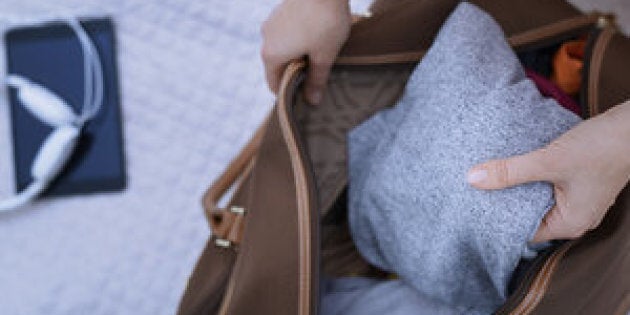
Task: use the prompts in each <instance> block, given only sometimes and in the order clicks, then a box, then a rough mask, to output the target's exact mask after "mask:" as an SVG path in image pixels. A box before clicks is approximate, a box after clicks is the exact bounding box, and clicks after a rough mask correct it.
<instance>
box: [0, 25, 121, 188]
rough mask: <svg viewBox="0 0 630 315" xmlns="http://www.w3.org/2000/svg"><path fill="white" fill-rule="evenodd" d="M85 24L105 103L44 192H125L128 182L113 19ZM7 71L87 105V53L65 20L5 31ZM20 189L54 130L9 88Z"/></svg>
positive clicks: (76, 107) (75, 104) (72, 102)
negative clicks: (94, 51) (100, 70)
mask: <svg viewBox="0 0 630 315" xmlns="http://www.w3.org/2000/svg"><path fill="white" fill-rule="evenodd" d="M81 25H82V26H83V27H84V29H85V30H86V32H87V34H88V36H89V37H90V38H91V39H92V41H93V42H94V45H95V47H96V49H97V51H98V53H99V55H100V58H101V63H102V66H103V75H104V85H105V86H104V96H103V105H102V107H101V109H100V111H99V112H98V114H97V115H96V117H94V119H92V120H91V121H89V122H88V123H87V124H86V125H85V126H84V128H83V132H82V134H81V137H80V139H79V144H78V146H77V148H76V149H75V152H74V154H73V155H72V157H71V159H70V161H69V163H68V164H67V165H66V166H65V167H64V170H63V172H62V173H61V174H60V176H59V177H58V178H57V179H56V180H55V181H54V182H53V183H52V185H51V186H50V187H49V189H48V190H47V192H46V193H45V195H69V194H77V193H91V192H98V191H113V190H122V189H124V188H125V186H126V173H125V161H124V152H123V137H122V127H121V113H120V102H119V94H118V75H117V69H116V55H115V51H116V49H115V38H114V26H113V23H112V21H111V19H109V18H99V19H90V20H86V21H82V22H81ZM4 40H5V47H6V52H7V54H6V56H7V61H8V62H7V71H8V73H10V74H19V75H21V76H24V77H26V78H28V79H29V80H31V81H34V82H37V83H39V84H41V85H43V86H45V87H46V88H48V89H50V90H52V91H54V92H55V93H56V94H58V95H59V96H61V97H62V98H63V99H65V100H66V101H67V102H68V103H69V104H70V105H72V107H73V108H74V110H75V112H76V113H80V112H81V107H82V106H83V93H84V78H83V77H84V74H83V51H82V48H81V45H80V43H79V40H78V39H77V36H76V34H75V33H74V32H73V31H72V30H71V29H70V28H69V27H68V26H67V25H66V24H65V23H63V22H51V23H48V24H44V25H38V26H33V27H20V28H14V29H11V30H9V31H8V32H7V33H6V34H5V38H4ZM9 90H10V91H9V106H10V113H11V124H12V128H11V131H12V136H13V153H14V159H13V160H14V166H15V180H16V188H17V190H18V192H19V191H22V190H23V189H25V188H26V186H27V185H28V184H29V183H30V182H31V181H32V178H31V175H30V170H31V165H32V163H33V159H34V158H35V156H36V154H37V152H38V150H39V148H40V147H41V145H42V143H43V142H44V140H45V139H46V137H47V136H48V135H50V133H51V132H52V131H53V129H52V128H51V127H49V126H47V125H45V124H43V123H42V122H40V121H39V120H37V118H35V117H33V116H32V114H31V113H30V112H28V111H27V110H26V109H25V108H24V107H23V105H22V104H20V103H19V100H18V99H17V93H16V91H15V89H9Z"/></svg>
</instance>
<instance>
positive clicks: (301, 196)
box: [278, 61, 319, 315]
mask: <svg viewBox="0 0 630 315" xmlns="http://www.w3.org/2000/svg"><path fill="white" fill-rule="evenodd" d="M304 67H305V63H304V62H303V61H296V62H292V63H290V64H289V65H288V66H287V69H286V70H285V72H284V75H283V77H282V80H281V83H280V90H279V92H278V95H279V97H278V118H279V121H280V127H281V129H282V135H283V137H284V139H285V141H286V144H287V149H288V150H289V153H290V157H291V166H292V168H293V174H294V176H295V186H296V197H297V207H298V208H297V209H296V211H297V212H298V232H299V233H298V237H299V250H300V252H299V258H300V269H299V283H300V285H299V290H300V292H299V294H298V298H299V309H298V312H299V313H298V314H300V315H308V314H317V311H316V310H317V302H316V301H312V300H311V299H312V296H313V294H311V293H312V291H311V289H312V286H313V281H312V278H311V276H317V275H318V274H319V273H318V272H313V270H314V269H315V268H317V266H316V265H314V264H313V262H314V261H315V262H317V261H318V259H317V258H316V257H313V256H312V254H313V249H312V248H311V247H312V245H316V244H318V242H313V239H312V235H313V234H312V222H317V223H319V216H315V217H314V218H312V217H311V213H312V212H313V211H314V209H312V207H311V206H312V205H313V204H312V203H311V200H313V197H312V196H310V192H309V190H308V187H312V183H307V181H308V180H307V175H306V167H305V165H304V161H303V158H304V153H303V151H301V150H300V149H299V148H298V143H297V140H296V137H295V134H296V132H295V131H294V127H293V126H292V123H291V120H290V118H289V114H290V112H291V109H290V108H289V106H290V105H288V103H289V102H290V100H288V99H287V98H288V97H289V95H288V93H287V92H288V91H287V87H288V86H289V84H290V83H291V81H293V80H295V77H296V76H297V75H298V74H299V71H300V70H302V69H303V68H304ZM309 184H310V185H309ZM314 292H317V291H314ZM315 295H316V294H315ZM311 311H313V312H312V313H311Z"/></svg>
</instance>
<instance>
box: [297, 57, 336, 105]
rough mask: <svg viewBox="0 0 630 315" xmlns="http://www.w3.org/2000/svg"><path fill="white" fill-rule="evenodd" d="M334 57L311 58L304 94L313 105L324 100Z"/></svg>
mask: <svg viewBox="0 0 630 315" xmlns="http://www.w3.org/2000/svg"><path fill="white" fill-rule="evenodd" d="M333 58H334V56H330V57H320V58H316V57H311V58H309V61H310V62H309V64H308V77H307V78H306V83H305V84H306V86H305V90H304V92H305V93H306V98H307V99H308V101H309V102H310V103H311V104H318V103H319V102H321V100H322V95H323V91H324V88H325V87H326V81H327V80H328V75H329V74H330V68H331V66H332V63H333Z"/></svg>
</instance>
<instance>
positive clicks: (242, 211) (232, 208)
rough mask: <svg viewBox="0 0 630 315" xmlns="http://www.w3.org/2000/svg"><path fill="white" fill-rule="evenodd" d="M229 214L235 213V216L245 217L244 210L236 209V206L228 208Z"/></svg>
mask: <svg viewBox="0 0 630 315" xmlns="http://www.w3.org/2000/svg"><path fill="white" fill-rule="evenodd" d="M230 212H232V213H236V214H240V215H245V208H243V207H238V206H232V207H230Z"/></svg>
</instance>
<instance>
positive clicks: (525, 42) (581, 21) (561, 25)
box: [335, 13, 605, 65]
mask: <svg viewBox="0 0 630 315" xmlns="http://www.w3.org/2000/svg"><path fill="white" fill-rule="evenodd" d="M603 17H605V15H603V14H599V13H591V14H588V15H579V16H575V17H571V18H567V19H566V20H561V21H557V22H554V23H551V24H547V25H543V26H541V27H539V28H536V29H532V30H529V31H526V32H522V33H518V34H515V35H512V36H510V37H509V38H508V43H509V44H510V45H511V46H512V47H513V48H514V49H515V50H517V51H518V50H522V49H526V48H531V46H530V45H531V43H537V44H540V43H541V40H543V39H547V38H548V37H549V34H557V35H556V36H566V35H567V34H575V33H576V32H581V31H584V30H585V29H587V28H588V27H591V26H593V25H594V24H596V23H597V22H598V21H599V20H600V19H601V18H603ZM366 19H367V18H366ZM543 43H544V42H543ZM425 53H426V50H413V51H404V52H393V53H387V54H380V55H358V56H355V55H350V56H344V55H340V56H339V57H338V58H337V59H336V60H335V64H336V65H370V64H392V63H408V62H414V63H415V62H418V61H420V59H422V57H423V56H424V54H425Z"/></svg>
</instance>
